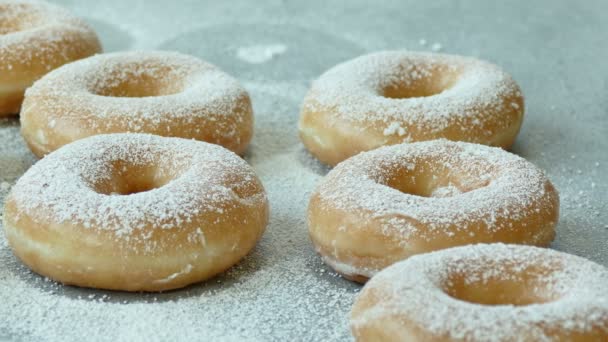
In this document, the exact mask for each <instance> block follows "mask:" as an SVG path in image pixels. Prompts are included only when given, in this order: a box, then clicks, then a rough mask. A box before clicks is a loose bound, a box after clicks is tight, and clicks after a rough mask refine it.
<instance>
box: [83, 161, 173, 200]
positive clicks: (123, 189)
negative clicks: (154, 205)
mask: <svg viewBox="0 0 608 342" xmlns="http://www.w3.org/2000/svg"><path fill="white" fill-rule="evenodd" d="M169 165H170V166H171V167H169ZM182 169H183V168H182V167H176V166H175V165H173V164H169V163H158V164H152V163H150V164H140V165H138V164H132V163H128V162H126V161H115V162H113V163H111V165H110V168H109V170H106V171H105V172H104V174H106V175H107V176H105V177H98V178H99V179H98V180H97V181H96V182H94V184H93V189H94V190H95V191H96V192H97V193H100V194H104V195H132V194H137V193H142V192H146V191H151V190H154V189H158V188H161V187H162V186H164V185H166V184H167V183H169V182H171V181H172V180H174V179H175V178H177V177H179V176H180V172H178V170H182Z"/></svg>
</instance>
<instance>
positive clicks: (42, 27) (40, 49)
mask: <svg viewBox="0 0 608 342" xmlns="http://www.w3.org/2000/svg"><path fill="white" fill-rule="evenodd" d="M100 51H101V45H100V43H99V40H98V39H97V36H96V35H95V33H94V32H93V30H92V29H91V28H90V27H89V26H88V25H87V24H85V23H84V22H83V21H82V20H80V19H79V18H76V17H74V16H73V15H71V14H70V13H69V12H68V11H66V10H65V9H63V8H61V7H58V6H55V5H51V4H49V3H46V2H42V1H23V0H0V117H1V116H6V115H10V114H17V113H18V112H19V108H20V107H21V101H22V100H23V92H24V91H25V89H26V88H27V87H29V86H30V85H32V83H34V81H35V80H37V79H38V78H40V77H41V76H43V75H44V74H46V73H47V72H49V71H50V70H52V69H55V68H57V67H59V66H61V65H63V64H65V63H68V62H71V61H74V60H77V59H81V58H84V57H88V56H90V55H93V54H95V53H97V52H100Z"/></svg>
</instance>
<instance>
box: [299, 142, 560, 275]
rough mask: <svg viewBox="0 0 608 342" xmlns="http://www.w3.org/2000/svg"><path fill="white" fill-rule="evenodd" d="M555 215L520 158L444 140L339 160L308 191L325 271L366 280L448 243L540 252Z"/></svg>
mask: <svg viewBox="0 0 608 342" xmlns="http://www.w3.org/2000/svg"><path fill="white" fill-rule="evenodd" d="M558 216H559V197H558V194H557V191H556V190H555V188H554V187H553V185H552V184H551V182H550V181H549V180H548V179H547V178H546V177H545V176H544V174H543V172H542V171H541V170H539V169H538V168H536V167H535V166H534V165H532V164H531V163H529V162H528V161H526V160H525V159H523V158H520V157H518V156H516V155H514V154H511V153H509V152H506V151H504V150H502V149H500V148H497V147H489V146H484V145H477V144H471V143H465V142H452V141H448V140H445V139H441V140H432V141H424V142H417V143H411V144H400V145H392V146H385V147H382V148H379V149H376V150H373V151H369V152H365V153H361V154H359V155H357V156H355V157H352V158H350V159H348V160H346V161H344V162H342V163H340V164H339V165H338V166H336V167H335V168H334V169H333V170H331V171H330V172H329V173H328V174H327V176H326V177H325V178H324V179H323V180H322V181H321V182H320V184H319V185H318V186H317V188H316V190H315V191H314V192H313V194H312V196H311V199H310V203H309V206H308V227H309V232H310V237H311V239H312V241H313V243H314V245H315V247H316V249H317V251H318V252H319V254H321V256H322V257H323V259H324V260H325V262H326V263H327V264H329V265H330V266H331V267H332V268H334V269H335V270H336V271H337V272H338V273H340V274H342V275H343V276H345V277H346V278H348V279H351V280H354V281H358V282H365V281H366V280H367V279H368V278H370V277H371V276H373V275H374V274H375V273H377V272H378V271H380V270H381V269H383V268H385V267H387V266H389V265H391V264H393V263H395V262H397V261H399V260H403V259H406V258H408V257H410V256H412V255H414V254H418V253H426V252H430V251H434V250H438V249H443V248H448V247H453V246H459V245H466V244H473V243H484V242H485V243H490V242H504V243H516V244H530V245H537V246H547V245H549V244H550V243H551V241H552V240H553V238H554V236H555V225H556V224H557V220H558Z"/></svg>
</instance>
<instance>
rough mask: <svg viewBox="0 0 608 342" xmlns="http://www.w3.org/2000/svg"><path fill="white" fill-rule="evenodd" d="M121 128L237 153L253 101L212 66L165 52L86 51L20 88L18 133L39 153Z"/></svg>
mask: <svg viewBox="0 0 608 342" xmlns="http://www.w3.org/2000/svg"><path fill="white" fill-rule="evenodd" d="M125 132H131V133H149V134H156V135H161V136H167V137H179V138H188V139H195V140H201V141H205V142H210V143H214V144H218V145H222V146H224V147H225V148H227V149H229V150H231V151H233V152H235V153H237V154H242V153H244V152H245V149H246V148H247V145H248V144H249V141H250V140H251V137H252V134H253V113H252V108H251V100H250V99H249V95H248V94H247V92H246V91H245V90H244V89H243V87H242V86H241V85H240V84H239V82H238V81H237V80H235V79H234V78H232V77H231V76H229V75H227V74H226V73H224V72H223V71H221V70H220V69H218V68H217V67H215V66H213V65H211V64H209V63H207V62H204V61H202V60H200V59H198V58H196V57H193V56H188V55H184V54H180V53H176V52H168V51H146V52H144V51H135V52H117V53H109V54H102V55H97V56H93V57H90V58H86V59H83V60H80V61H77V62H74V63H71V64H68V65H65V66H63V67H61V68H58V69H56V70H54V71H53V72H51V73H49V74H47V75H46V76H45V77H43V78H42V79H40V80H39V81H37V82H36V83H35V84H34V85H33V86H32V87H31V88H29V89H28V90H27V92H26V94H25V99H24V102H23V109H22V113H21V133H22V135H23V137H24V138H25V141H26V142H27V144H28V145H29V147H30V149H31V150H32V152H34V154H36V155H37V156H39V157H40V156H43V155H45V154H48V153H49V152H51V151H54V150H56V149H57V148H59V147H61V146H63V145H65V144H67V143H70V142H72V141H74V140H78V139H82V138H85V137H88V136H92V135H96V134H107V133H125Z"/></svg>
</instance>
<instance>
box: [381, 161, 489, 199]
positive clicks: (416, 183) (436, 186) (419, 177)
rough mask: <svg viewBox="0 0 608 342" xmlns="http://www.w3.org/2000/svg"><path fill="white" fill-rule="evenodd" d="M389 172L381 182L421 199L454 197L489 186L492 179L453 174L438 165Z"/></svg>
mask: <svg viewBox="0 0 608 342" xmlns="http://www.w3.org/2000/svg"><path fill="white" fill-rule="evenodd" d="M387 169H388V170H389V175H388V176H387V177H384V179H382V180H381V183H383V184H384V185H386V186H389V187H391V188H393V189H396V190H399V191H401V192H403V193H406V194H409V195H414V196H420V197H453V196H458V195H460V194H464V193H467V192H470V191H473V190H477V189H480V188H483V187H485V186H488V185H489V184H490V179H489V178H488V177H482V176H479V175H474V174H466V173H463V172H451V171H450V170H449V169H448V168H446V167H443V166H441V165H436V164H426V163H417V164H416V166H415V167H414V168H413V169H410V168H408V167H398V168H394V167H393V169H392V170H390V168H387Z"/></svg>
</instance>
